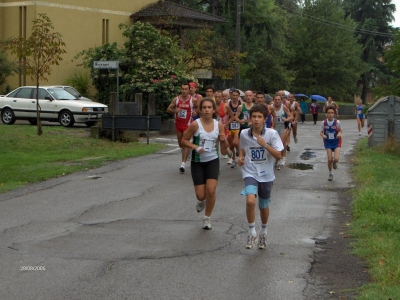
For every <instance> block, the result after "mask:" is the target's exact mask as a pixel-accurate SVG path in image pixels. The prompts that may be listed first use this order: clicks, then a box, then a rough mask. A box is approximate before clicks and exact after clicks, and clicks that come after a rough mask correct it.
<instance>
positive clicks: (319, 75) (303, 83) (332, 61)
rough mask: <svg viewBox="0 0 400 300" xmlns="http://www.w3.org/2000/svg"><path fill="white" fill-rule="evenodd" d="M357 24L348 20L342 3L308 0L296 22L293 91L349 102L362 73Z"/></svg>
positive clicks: (295, 19)
mask: <svg viewBox="0 0 400 300" xmlns="http://www.w3.org/2000/svg"><path fill="white" fill-rule="evenodd" d="M355 27H356V25H355V24H354V22H353V21H352V20H350V19H345V17H344V11H343V9H342V8H341V6H340V1H339V0H337V1H330V0H320V1H310V0H308V1H305V3H304V7H303V8H302V10H301V11H300V12H299V13H298V14H297V17H296V18H294V19H293V22H292V28H293V36H292V39H291V49H292V51H293V53H294V56H293V58H292V61H291V66H292V69H293V70H295V71H296V72H297V77H296V79H295V80H294V82H293V90H295V91H297V92H303V93H307V94H312V93H316V94H322V95H326V96H328V95H329V96H333V97H334V98H336V99H341V100H346V99H347V100H349V99H352V98H353V95H354V93H355V92H356V84H355V83H356V81H357V78H359V76H360V74H361V73H362V72H363V64H362V61H361V59H360V55H361V53H362V48H361V46H360V45H359V44H358V43H357V40H356V39H355V38H354V36H353V32H354V31H353V30H354V29H355Z"/></svg>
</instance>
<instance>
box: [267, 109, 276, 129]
mask: <svg viewBox="0 0 400 300" xmlns="http://www.w3.org/2000/svg"><path fill="white" fill-rule="evenodd" d="M268 109H269V111H270V113H271V116H272V124H271V128H275V126H276V113H275V110H274V109H273V108H272V107H271V106H269V107H268Z"/></svg>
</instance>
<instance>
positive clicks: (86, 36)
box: [0, 0, 158, 88]
mask: <svg viewBox="0 0 400 300" xmlns="http://www.w3.org/2000/svg"><path fill="white" fill-rule="evenodd" d="M156 2H158V0H133V1H132V0H48V1H15V0H0V41H5V40H7V39H8V38H10V37H12V36H23V37H29V35H30V32H31V27H32V21H33V20H34V19H36V18H38V17H39V14H41V13H46V14H47V15H48V16H49V18H50V19H51V21H52V22H53V26H54V31H57V32H59V33H61V35H62V38H63V41H64V42H65V44H66V51H67V53H66V54H64V55H63V61H62V62H61V63H60V65H59V66H53V67H52V74H51V76H49V77H48V78H49V81H47V82H43V83H41V84H46V85H53V84H62V83H63V82H64V80H65V79H66V78H68V77H70V76H72V75H73V74H74V73H75V72H76V71H77V70H80V69H82V68H81V67H77V64H78V62H77V61H72V60H73V58H74V56H75V55H76V54H77V53H79V52H80V51H82V50H85V49H88V48H92V47H97V46H101V45H103V44H104V43H107V42H109V43H112V42H117V43H118V44H120V45H121V44H122V43H123V41H124V38H123V36H122V31H121V30H120V29H119V28H118V25H119V24H120V23H126V24H131V23H132V20H131V18H130V16H131V14H132V13H135V12H138V11H139V10H141V9H143V8H144V7H147V6H149V5H150V4H153V3H156ZM9 58H10V59H11V58H12V57H10V56H9ZM7 84H9V85H10V86H11V87H12V88H16V87H18V86H21V85H31V84H34V82H32V80H31V79H30V76H25V75H23V74H20V75H15V76H12V77H9V78H7Z"/></svg>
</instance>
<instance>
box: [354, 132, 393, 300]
mask: <svg viewBox="0 0 400 300" xmlns="http://www.w3.org/2000/svg"><path fill="white" fill-rule="evenodd" d="M399 170H400V146H399V145H398V144H397V143H396V144H395V145H394V143H393V142H391V143H389V144H388V145H385V147H376V148H371V149H370V148H368V146H366V139H362V140H361V141H360V142H359V144H358V145H357V147H356V157H355V166H354V167H353V171H354V174H355V180H356V182H357V188H355V189H354V193H353V215H354V221H353V222H352V224H351V228H352V229H351V232H352V235H353V237H355V239H356V241H355V242H354V243H353V246H354V247H353V251H354V253H355V254H356V255H358V256H360V257H362V258H363V259H364V260H365V262H366V264H367V265H368V267H369V272H370V274H371V277H372V282H371V283H369V284H367V285H365V286H363V288H362V289H361V294H360V296H358V297H357V299H374V300H380V299H382V300H387V299H400V202H399V201H400V180H399Z"/></svg>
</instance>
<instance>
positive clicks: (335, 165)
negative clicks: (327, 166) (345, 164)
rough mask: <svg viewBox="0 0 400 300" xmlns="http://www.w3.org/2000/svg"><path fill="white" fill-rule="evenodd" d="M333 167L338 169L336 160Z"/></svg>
mask: <svg viewBox="0 0 400 300" xmlns="http://www.w3.org/2000/svg"><path fill="white" fill-rule="evenodd" d="M333 168H334V169H335V170H336V169H337V164H336V161H333Z"/></svg>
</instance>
